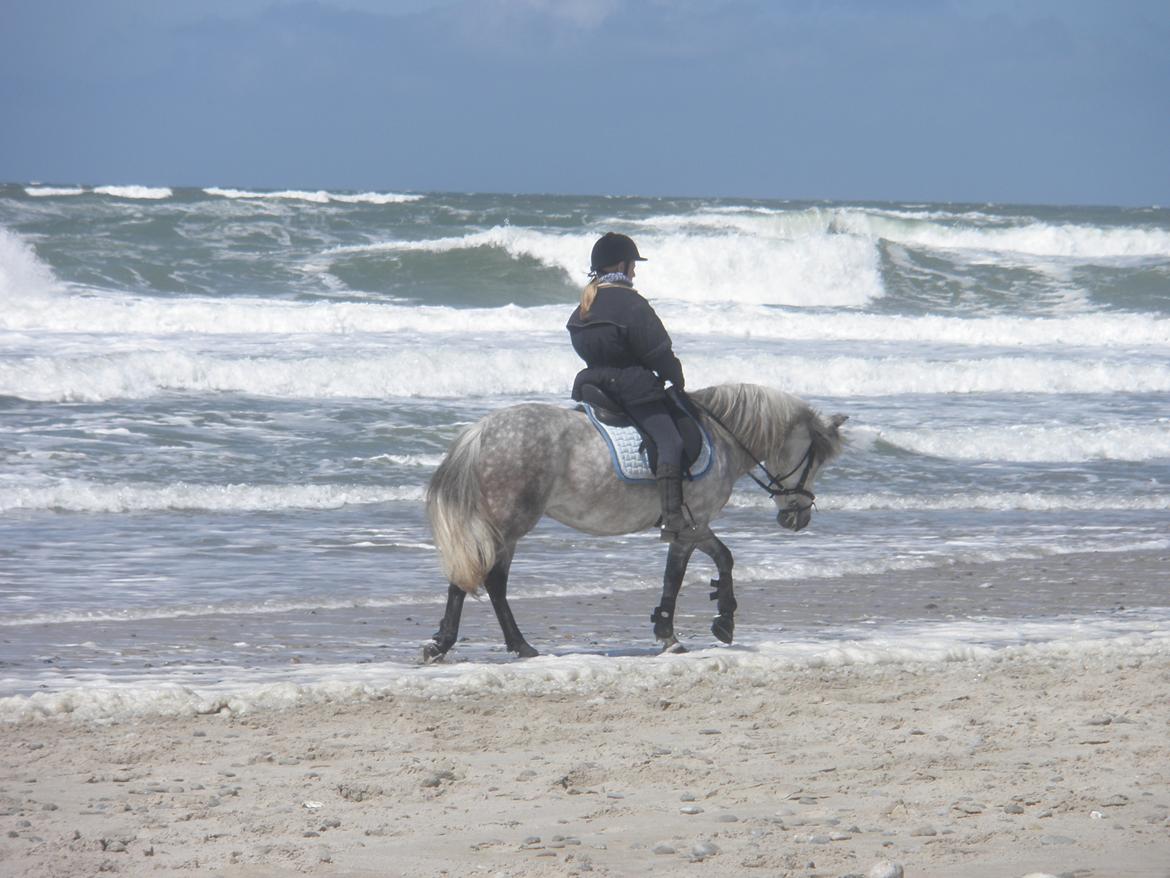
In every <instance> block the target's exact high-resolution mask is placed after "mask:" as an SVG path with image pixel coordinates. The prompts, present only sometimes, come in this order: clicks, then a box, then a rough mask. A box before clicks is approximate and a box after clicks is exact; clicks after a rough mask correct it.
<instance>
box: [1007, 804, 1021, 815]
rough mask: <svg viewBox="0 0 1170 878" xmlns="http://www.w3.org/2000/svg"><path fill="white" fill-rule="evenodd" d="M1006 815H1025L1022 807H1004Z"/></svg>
mask: <svg viewBox="0 0 1170 878" xmlns="http://www.w3.org/2000/svg"><path fill="white" fill-rule="evenodd" d="M1003 813H1004V814H1023V813H1024V808H1023V806H1022V805H1004V808H1003Z"/></svg>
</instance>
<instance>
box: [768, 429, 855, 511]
mask: <svg viewBox="0 0 1170 878" xmlns="http://www.w3.org/2000/svg"><path fill="white" fill-rule="evenodd" d="M848 419H849V416H848V415H832V416H830V417H829V419H828V420H827V421H826V420H824V419H822V418H821V417H820V416H819V415H817V414H816V413H814V412H812V411H810V412H809V418H808V419H807V420H806V421H805V422H804V424H803V425H802V427H801V428H800V429H799V430H794V431H793V433H792V435H790V436H789V438H788V441H786V442H785V443H784V445H783V447H781V448H780V449H779V454H778V455H777V456H778V458H779V459H777V460H776V461H774V463H775V472H779V473H784V475H782V476H778V477H776V478H775V481H774V483H773V484H772V485H770V486H769V487H768V493H770V494H771V495H772V500H773V502H775V504H776V509H777V512H776V521H777V522H778V523H779V524H780V526H781V527H784V528H787V529H788V530H791V531H799V530H804V529H805V528H806V527H808V523H809V522H810V521H812V510H813V504H814V501H815V500H816V496H815V495H814V494H813V483H814V482H815V481H816V478H817V472H818V471H819V470H820V468H821V466H822V465H823V464H824V463H826V462H827V461H829V460H831V459H832V458H833V457H835V456H836V455H837V453H838V452H839V451H840V449H841V441H842V440H841V434H840V427H841V425H842V424H844V423H845V421H847V420H848Z"/></svg>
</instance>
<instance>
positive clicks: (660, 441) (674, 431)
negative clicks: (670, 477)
mask: <svg viewBox="0 0 1170 878" xmlns="http://www.w3.org/2000/svg"><path fill="white" fill-rule="evenodd" d="M626 411H627V412H628V413H629V415H630V417H631V418H633V419H634V421H635V422H636V423H637V424H638V426H639V427H641V428H642V429H643V430H645V431H646V433H647V434H648V435H649V436H650V438H651V439H653V440H654V444H655V445H656V446H657V447H658V462H659V463H662V462H663V461H665V462H666V463H673V464H674V465H675V466H677V467H681V466H682V453H683V440H682V436H680V435H679V434H678V427H676V426H675V425H674V418H672V417H671V416H670V412H669V410H668V409H667V408H666V403H665V402H661V401H659V400H654V401H652V402H643V403H639V404H638V405H627V406H626Z"/></svg>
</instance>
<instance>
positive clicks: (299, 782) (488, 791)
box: [0, 655, 1170, 878]
mask: <svg viewBox="0 0 1170 878" xmlns="http://www.w3.org/2000/svg"><path fill="white" fill-rule="evenodd" d="M726 683H727V681H726V680H722V679H720V678H718V677H713V678H712V679H710V680H706V681H701V682H699V683H695V682H694V681H684V682H679V683H675V684H673V685H672V684H671V683H670V682H669V681H666V682H664V683H663V684H662V685H661V686H660V687H658V690H657V691H653V692H651V691H647V692H644V693H620V692H618V693H612V694H610V695H602V696H595V697H590V698H579V697H573V696H565V695H562V696H555V695H552V696H550V695H545V696H523V695H511V694H510V695H501V694H499V693H494V692H491V691H487V692H484V693H482V694H480V695H477V696H474V697H464V698H459V699H453V698H452V699H446V700H443V699H438V700H426V699H417V698H405V697H397V698H384V699H381V700H375V701H370V702H367V703H359V704H315V705H307V706H306V705H302V706H299V707H296V708H294V709H290V710H287V711H279V712H269V713H263V714H257V715H253V716H247V715H245V716H235V715H231V714H221V715H209V716H198V717H181V718H154V719H147V720H134V721H130V722H124V723H118V724H105V725H95V724H86V723H80V722H63V723H62V722H58V723H28V724H22V725H17V726H12V727H9V728H6V729H5V736H4V744H3V752H4V758H3V771H2V774H0V860H3V861H4V862H5V864H6V866H5V870H6V874H8V875H13V876H18V875H20V876H30V878H31V876H48V875H73V874H79V873H94V872H97V871H99V870H102V869H105V870H109V871H115V872H119V873H122V874H130V875H135V874H147V873H154V872H168V871H180V870H183V871H188V870H194V869H198V870H199V872H200V873H207V874H213V875H223V876H241V878H244V876H250V878H262V876H273V878H275V876H285V875H294V874H313V875H354V876H358V875H403V876H410V875H427V874H443V873H444V870H446V874H451V875H466V874H476V873H480V872H482V873H484V874H491V875H494V874H504V875H509V876H513V875H516V876H518V875H524V876H546V875H548V876H552V875H579V874H597V875H612V876H622V875H635V874H644V873H646V872H650V871H656V872H662V873H665V872H668V871H672V870H677V869H679V868H686V869H687V870H688V871H687V874H693V875H702V876H708V875H710V876H715V875H739V874H762V875H763V874H766V875H793V876H795V875H800V876H810V878H811V876H834V878H840V876H845V875H851V874H853V875H864V874H865V873H866V871H867V870H868V869H869V868H870V867H871V866H872V865H873V864H874V863H876V862H877V861H879V860H882V859H885V860H890V861H894V862H897V863H899V864H901V865H903V866H904V868H905V871H906V874H907V875H931V876H948V875H953V876H965V878H967V876H969V878H983V876H986V878H991V876H1005V875H1009V876H1010V875H1017V876H1023V875H1025V874H1028V873H1031V872H1037V871H1038V872H1042V873H1047V874H1052V875H1061V874H1074V875H1077V876H1078V878H1091V876H1100V878H1139V876H1140V878H1166V876H1167V870H1168V868H1170V866H1168V864H1170V735H1168V734H1167V731H1168V730H1170V657H1168V656H1165V655H1158V656H1153V657H1144V658H1142V657H1132V656H1131V657H1124V656H1119V655H1114V656H1108V655H1101V656H1096V657H1093V656H1082V657H1080V658H1068V657H1063V658H1062V657H1049V658H1048V659H1040V658H1036V657H1029V658H1020V659H1015V660H1010V659H1009V660H1001V661H991V662H988V661H978V660H976V661H970V662H961V663H951V664H924V665H917V666H914V665H911V666H898V665H887V666H877V667H873V666H868V667H865V666H852V667H838V668H816V669H796V670H788V671H779V672H777V673H776V674H775V675H774V676H773V678H772V680H771V682H770V683H764V682H759V683H758V684H757V685H753V686H750V687H746V686H732V687H728V686H727V685H725V684H726ZM537 839H538V840H537ZM757 870H758V871H757Z"/></svg>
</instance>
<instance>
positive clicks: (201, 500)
mask: <svg viewBox="0 0 1170 878" xmlns="http://www.w3.org/2000/svg"><path fill="white" fill-rule="evenodd" d="M424 491H425V489H424V488H422V487H421V486H401V487H398V486H388V487H369V486H359V485H240V484H234V485H233V484H229V485H196V484H188V483H184V482H179V483H176V484H171V485H132V484H108V485H106V484H100V483H97V482H89V481H84V480H80V479H64V480H61V481H56V482H52V483H49V484H40V483H38V484H30V485H19V484H17V485H14V484H11V483H4V482H0V513H5V512H12V511H14V510H18V509H20V510H53V511H57V512H151V511H160V510H198V511H209V512H267V511H275V510H282V509H337V508H340V507H342V506H349V505H364V504H370V503H387V502H391V501H402V500H406V501H411V502H420V501H421V500H422V499H423V495H424Z"/></svg>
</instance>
